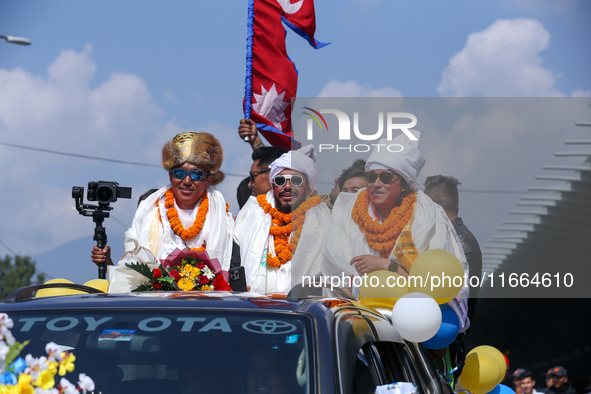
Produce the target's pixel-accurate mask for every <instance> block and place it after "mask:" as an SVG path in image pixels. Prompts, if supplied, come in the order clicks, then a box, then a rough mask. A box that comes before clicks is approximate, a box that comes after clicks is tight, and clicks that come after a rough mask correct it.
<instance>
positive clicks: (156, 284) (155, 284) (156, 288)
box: [152, 270, 162, 290]
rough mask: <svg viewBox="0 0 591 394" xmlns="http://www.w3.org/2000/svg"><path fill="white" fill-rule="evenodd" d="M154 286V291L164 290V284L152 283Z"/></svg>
mask: <svg viewBox="0 0 591 394" xmlns="http://www.w3.org/2000/svg"><path fill="white" fill-rule="evenodd" d="M158 271H160V270H158ZM152 286H154V290H160V289H162V283H159V282H152Z"/></svg>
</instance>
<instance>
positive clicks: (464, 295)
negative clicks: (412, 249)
mask: <svg viewBox="0 0 591 394" xmlns="http://www.w3.org/2000/svg"><path fill="white" fill-rule="evenodd" d="M361 190H365V189H361ZM361 190H359V192H361ZM359 192H357V193H356V194H351V193H341V194H339V197H338V198H337V200H336V201H335V203H334V206H333V209H332V217H331V223H330V228H329V231H328V234H327V235H326V239H325V247H324V260H323V266H322V274H323V275H326V276H335V275H336V276H339V277H342V275H343V273H344V275H345V276H350V275H356V276H357V275H358V273H357V271H356V270H355V268H354V267H353V266H351V265H350V262H351V259H353V257H356V256H359V255H362V254H369V255H374V256H379V255H380V254H379V253H378V252H376V251H375V250H373V249H372V248H370V247H369V245H368V244H367V241H366V239H365V235H364V234H363V233H362V232H361V230H360V229H359V226H358V225H357V223H355V222H354V221H353V218H352V217H351V213H352V212H353V206H354V205H355V201H356V200H357V196H358V195H359ZM369 209H370V210H371V207H370V208H369ZM370 214H371V212H370ZM410 229H411V234H412V238H413V241H414V244H415V246H416V248H417V251H418V252H419V254H421V253H423V252H425V251H427V250H431V249H443V250H446V251H448V252H450V253H451V254H453V255H454V256H456V257H457V258H458V260H460V262H461V263H462V266H463V268H464V273H465V274H468V263H467V261H466V257H465V256H464V252H463V250H462V247H461V244H460V242H459V239H458V236H457V234H456V232H455V230H454V228H453V225H452V224H451V222H450V221H449V219H448V218H447V216H446V215H445V212H444V211H443V208H441V207H440V206H439V205H437V204H435V203H434V202H433V200H431V199H430V198H429V197H428V196H427V195H426V194H425V193H423V192H422V191H420V190H419V191H418V192H417V204H416V207H415V212H414V218H413V222H412V224H411V226H410ZM389 260H390V261H393V262H397V260H396V256H395V255H394V253H391V254H390V257H389ZM467 299H468V288H463V289H462V290H461V291H460V293H459V294H458V296H457V301H458V303H459V307H460V309H461V310H462V314H463V315H464V317H466V316H467V314H466V311H467V305H466V302H467Z"/></svg>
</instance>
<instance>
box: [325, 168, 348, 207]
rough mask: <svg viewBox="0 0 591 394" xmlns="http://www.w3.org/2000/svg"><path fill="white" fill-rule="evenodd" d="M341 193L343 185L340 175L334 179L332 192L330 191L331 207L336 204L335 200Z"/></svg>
mask: <svg viewBox="0 0 591 394" xmlns="http://www.w3.org/2000/svg"><path fill="white" fill-rule="evenodd" d="M343 171H344V170H343ZM340 193H341V187H340V186H339V177H336V178H335V179H334V184H333V186H332V189H330V193H328V199H329V202H330V207H331V208H332V206H333V205H334V202H335V201H336V200H337V197H338V196H339V194H340Z"/></svg>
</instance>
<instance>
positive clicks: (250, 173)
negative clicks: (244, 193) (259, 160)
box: [248, 168, 271, 183]
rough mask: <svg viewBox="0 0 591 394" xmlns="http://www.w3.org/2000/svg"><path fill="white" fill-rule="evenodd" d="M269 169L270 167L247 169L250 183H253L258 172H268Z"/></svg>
mask: <svg viewBox="0 0 591 394" xmlns="http://www.w3.org/2000/svg"><path fill="white" fill-rule="evenodd" d="M269 171H271V169H270V168H267V169H266V170H258V171H249V172H248V174H249V175H250V183H254V180H255V179H256V177H257V176H259V175H260V174H262V173H263V172H269Z"/></svg>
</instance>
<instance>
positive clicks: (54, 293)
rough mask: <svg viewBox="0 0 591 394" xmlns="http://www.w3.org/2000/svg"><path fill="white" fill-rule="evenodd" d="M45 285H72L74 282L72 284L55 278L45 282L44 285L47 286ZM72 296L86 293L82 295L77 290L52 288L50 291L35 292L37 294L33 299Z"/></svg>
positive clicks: (69, 281)
mask: <svg viewBox="0 0 591 394" xmlns="http://www.w3.org/2000/svg"><path fill="white" fill-rule="evenodd" d="M47 283H74V282H72V281H71V280H67V279H63V278H55V279H50V280H48V281H47V282H45V284H47ZM72 294H86V293H84V292H82V291H78V290H72V289H66V288H60V287H53V288H50V289H41V290H37V294H35V297H55V296H62V295H72Z"/></svg>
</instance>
